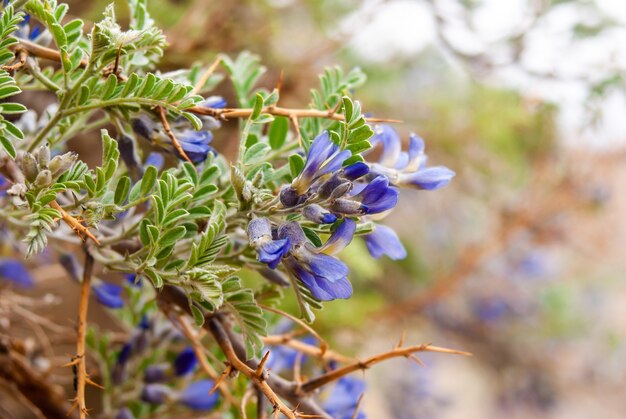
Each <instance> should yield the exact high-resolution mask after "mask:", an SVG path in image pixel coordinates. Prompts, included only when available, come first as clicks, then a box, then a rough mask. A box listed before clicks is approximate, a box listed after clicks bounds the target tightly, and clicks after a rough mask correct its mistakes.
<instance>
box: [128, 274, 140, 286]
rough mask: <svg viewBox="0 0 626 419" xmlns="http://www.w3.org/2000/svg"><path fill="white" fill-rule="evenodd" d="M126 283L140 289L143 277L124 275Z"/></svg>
mask: <svg viewBox="0 0 626 419" xmlns="http://www.w3.org/2000/svg"><path fill="white" fill-rule="evenodd" d="M124 278H125V279H126V282H128V283H129V284H130V286H131V287H136V288H139V287H141V277H137V274H126V275H124Z"/></svg>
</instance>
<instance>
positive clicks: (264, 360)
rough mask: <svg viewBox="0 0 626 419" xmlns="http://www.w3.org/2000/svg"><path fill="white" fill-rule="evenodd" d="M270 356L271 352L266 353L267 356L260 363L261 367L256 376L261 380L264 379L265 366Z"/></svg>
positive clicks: (258, 368)
mask: <svg viewBox="0 0 626 419" xmlns="http://www.w3.org/2000/svg"><path fill="white" fill-rule="evenodd" d="M269 356H270V351H267V352H265V355H263V358H262V359H261V362H259V366H258V367H257V368H256V376H257V377H259V378H260V379H263V366H264V365H265V363H266V362H267V359H268V358H269Z"/></svg>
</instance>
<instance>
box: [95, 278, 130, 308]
mask: <svg viewBox="0 0 626 419" xmlns="http://www.w3.org/2000/svg"><path fill="white" fill-rule="evenodd" d="M123 290H124V288H122V287H120V286H119V285H116V284H111V283H109V282H101V283H100V284H98V285H95V286H94V287H93V292H94V294H95V296H96V299H97V300H98V302H99V303H100V304H102V305H104V306H107V307H109V308H121V307H124V299H123V298H122V291H123Z"/></svg>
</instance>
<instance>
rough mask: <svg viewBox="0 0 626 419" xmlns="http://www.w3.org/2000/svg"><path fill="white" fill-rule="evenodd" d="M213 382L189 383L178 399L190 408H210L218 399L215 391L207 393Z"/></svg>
mask: <svg viewBox="0 0 626 419" xmlns="http://www.w3.org/2000/svg"><path fill="white" fill-rule="evenodd" d="M214 384H215V383H214V382H213V380H199V381H196V382H195V383H191V384H190V385H188V386H187V388H185V390H183V392H182V393H181V394H180V396H179V398H178V401H179V402H180V403H181V404H183V405H184V406H187V407H188V408H190V409H192V410H204V411H206V410H212V409H213V408H215V406H216V405H217V403H218V401H219V399H220V398H219V395H218V394H217V392H215V393H213V394H210V395H209V392H210V391H211V389H212V388H213V386H214Z"/></svg>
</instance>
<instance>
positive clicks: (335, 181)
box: [317, 173, 342, 199]
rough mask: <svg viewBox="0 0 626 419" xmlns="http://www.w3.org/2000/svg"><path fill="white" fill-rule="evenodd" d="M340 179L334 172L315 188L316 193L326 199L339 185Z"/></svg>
mask: <svg viewBox="0 0 626 419" xmlns="http://www.w3.org/2000/svg"><path fill="white" fill-rule="evenodd" d="M341 183H342V180H341V178H340V177H339V174H338V173H334V174H333V175H332V176H331V177H330V178H329V179H328V180H327V181H326V182H324V183H322V186H320V187H319V189H318V190H317V195H318V196H319V197H320V198H323V199H326V198H328V197H329V196H330V194H332V193H333V191H334V190H335V188H337V186H339V185H341Z"/></svg>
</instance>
